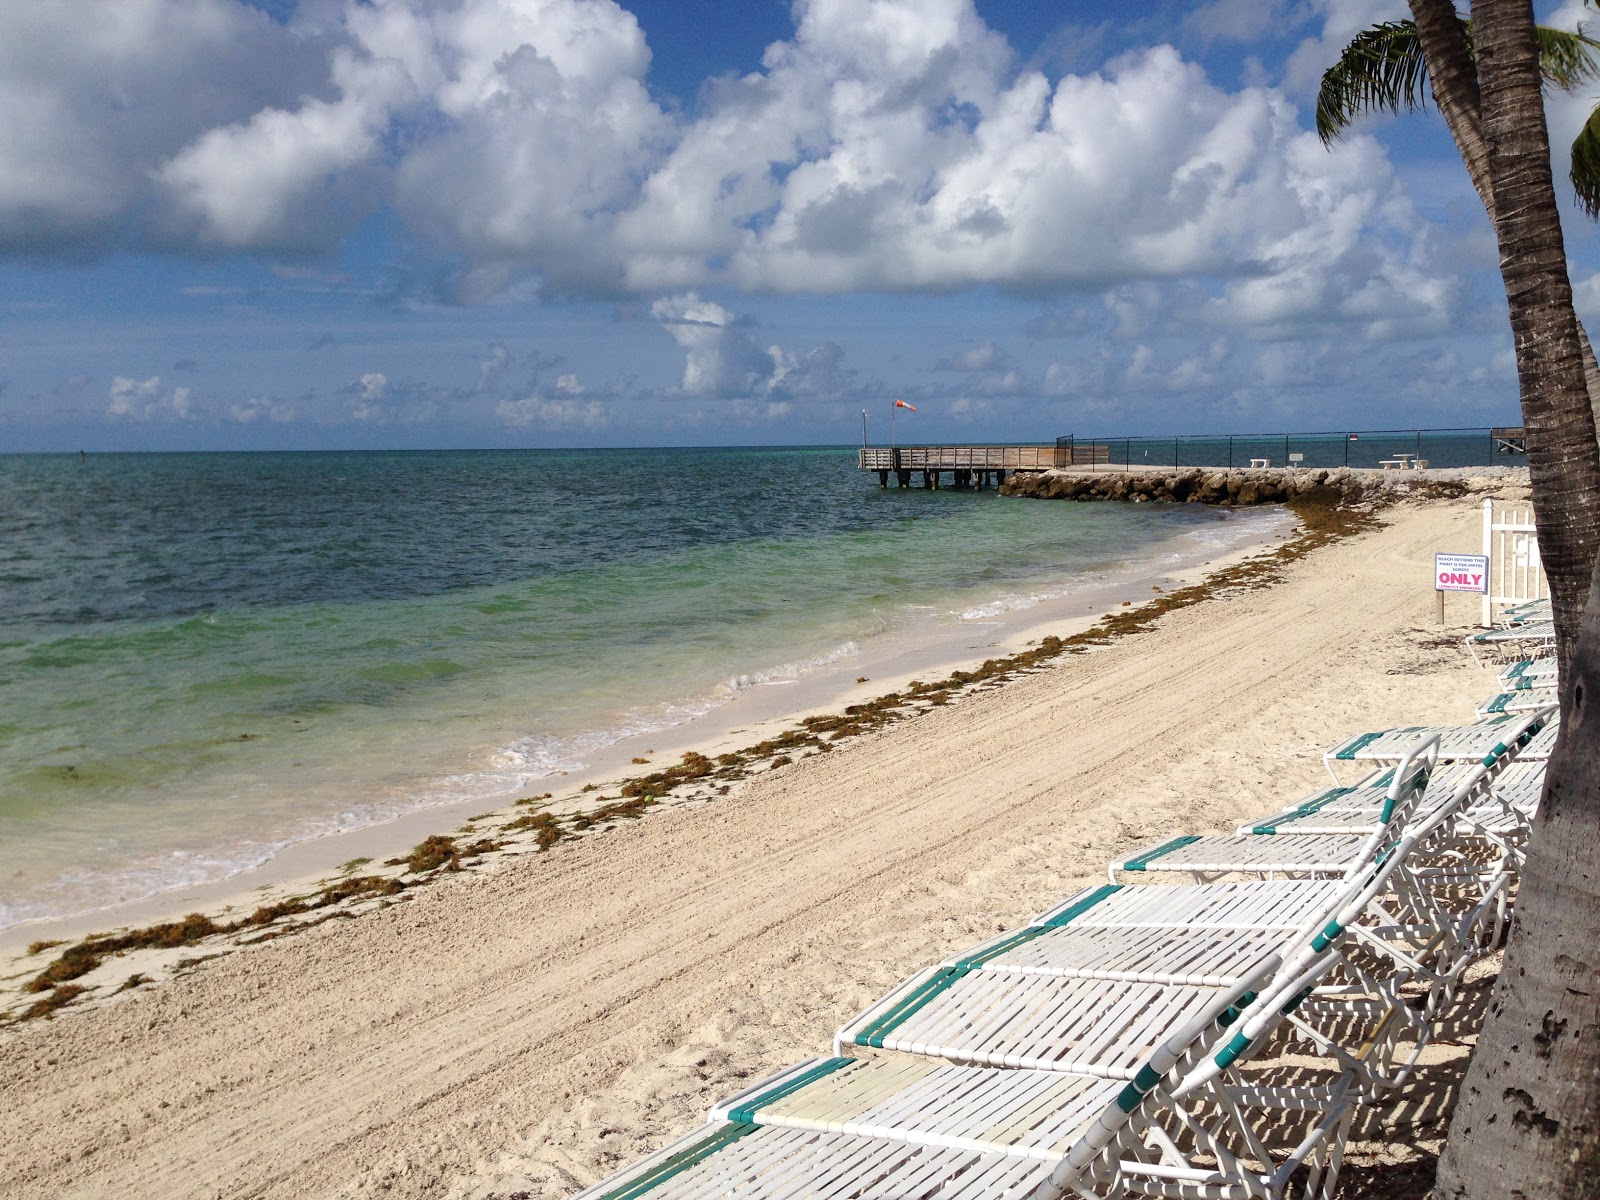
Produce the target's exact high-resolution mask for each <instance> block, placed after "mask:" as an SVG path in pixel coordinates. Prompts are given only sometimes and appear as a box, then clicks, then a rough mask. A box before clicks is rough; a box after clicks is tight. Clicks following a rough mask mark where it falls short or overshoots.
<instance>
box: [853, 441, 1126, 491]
mask: <svg viewBox="0 0 1600 1200" xmlns="http://www.w3.org/2000/svg"><path fill="white" fill-rule="evenodd" d="M1110 461H1111V449H1110V447H1109V446H1103V445H1101V446H1092V445H1088V444H1080V445H1076V446H1065V445H1056V446H863V447H862V448H861V451H860V457H859V460H858V463H859V466H860V467H861V469H862V470H863V471H876V472H877V473H878V486H879V487H883V488H886V487H888V486H889V476H891V475H893V476H894V477H895V481H896V482H897V483H898V484H899V485H900V486H901V487H903V488H908V487H910V486H911V477H912V475H913V474H914V473H916V472H918V471H920V472H921V473H922V486H923V487H925V488H928V489H930V490H932V491H938V490H939V488H940V487H941V486H942V484H941V476H942V475H943V474H945V473H947V472H948V473H949V475H950V483H951V486H953V487H956V488H971V489H972V490H973V491H975V492H981V491H983V490H984V489H985V488H987V487H988V486H989V485H990V484H991V483H992V484H994V485H995V486H996V487H998V486H999V485H1000V484H1002V483H1004V482H1005V479H1006V472H1007V471H1013V472H1015V471H1048V470H1050V469H1051V468H1052V467H1070V466H1072V465H1074V464H1078V465H1089V464H1091V463H1097V462H1110Z"/></svg>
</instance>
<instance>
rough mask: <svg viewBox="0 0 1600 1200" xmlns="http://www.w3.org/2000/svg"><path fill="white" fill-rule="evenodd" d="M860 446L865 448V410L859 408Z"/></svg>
mask: <svg viewBox="0 0 1600 1200" xmlns="http://www.w3.org/2000/svg"><path fill="white" fill-rule="evenodd" d="M861 448H862V449H863V450H865V449H866V448H867V410H866V409H864V408H863V409H862V410H861Z"/></svg>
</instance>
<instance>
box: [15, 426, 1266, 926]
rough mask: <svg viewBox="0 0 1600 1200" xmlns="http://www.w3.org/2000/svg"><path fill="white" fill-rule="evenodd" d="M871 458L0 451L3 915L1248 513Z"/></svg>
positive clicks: (528, 755)
mask: <svg viewBox="0 0 1600 1200" xmlns="http://www.w3.org/2000/svg"><path fill="white" fill-rule="evenodd" d="M854 463H855V460H854V452H853V451H849V450H839V449H816V450H807V449H799V450H796V449H783V450H738V449H735V450H641V451H518V452H441V453H348V454H346V453H319V454H312V453H306V454H172V455H95V456H91V457H89V458H87V459H82V460H80V459H79V458H78V457H76V456H0V928H3V927H6V926H9V925H13V924H16V923H18V922H21V921H25V920H28V919H31V918H36V917H41V916H48V915H59V914H65V913H70V912H75V911H82V910H84V909H88V908H93V907H98V906H101V905H105V904H109V903H116V902H121V901H126V900H131V899H136V898H140V897H143V896H146V895H150V894H153V893H155V892H158V891H161V890H164V889H168V888H172V887H176V886H181V885H184V884H188V883H197V882H203V881H207V880H212V879H217V878H221V877H224V876H227V875H229V874H232V873H235V872H237V871H239V870H242V869H244V868H246V867H248V866H251V865H253V864H256V863H259V862H261V861H263V860H265V859H267V858H270V857H271V856H272V855H273V854H274V853H276V852H277V851H279V850H280V849H281V848H282V847H284V846H286V845H288V844H290V843H292V842H295V841H299V840H302V839H305V838H309V837H314V836H317V835H319V834H322V833H327V832H331V831H334V830H337V829H341V828H349V827H352V826H356V825H362V824H367V823H371V822H374V821H380V820H383V819H386V818H388V817H391V816H394V815H396V814H398V813H401V812H405V811H408V810H411V809H415V808H418V807H422V806H427V805H431V804H438V803H441V802H446V801H452V800H461V799H472V798H479V797H481V798H485V799H489V798H503V797H504V796H506V795H507V794H508V793H511V792H515V791H517V790H519V789H524V788H532V787H534V786H535V785H537V784H538V782H539V781H540V780H542V779H545V778H547V777H548V776H550V775H552V774H554V773H557V772H560V771H563V770H575V769H578V768H581V767H582V766H583V765H584V764H585V763H586V762H588V761H589V760H590V758H591V757H592V756H593V755H595V754H597V753H599V752H601V751H603V750H604V748H605V747H607V746H608V745H611V744H613V743H615V742H617V741H619V740H620V739H622V738H624V737H626V736H629V735H632V734H637V733H649V732H653V731H657V730H665V729H668V728H671V727H674V726H677V725H680V724H682V723H683V722H685V721H688V720H691V719H693V718H694V717H696V716H698V715H701V714H704V713H707V712H709V711H711V710H712V709H714V708H716V707H717V706H719V705H721V704H723V703H726V702H727V701H728V700H729V699H731V698H732V697H734V696H736V695H738V694H739V693H740V692H741V691H743V690H746V689H749V688H753V687H760V686H763V685H766V684H776V683H781V682H783V681H786V680H793V679H797V678H801V677H803V676H805V675H807V674H808V673H810V672H814V671H817V670H820V669H823V668H824V667H826V666H827V665H829V664H839V663H848V662H849V661H850V660H851V659H852V658H855V657H858V656H860V655H862V654H864V653H866V652H867V651H868V650H870V649H872V648H874V647H882V646H884V645H887V644H890V643H894V642H896V641H897V640H898V641H899V642H903V643H905V644H912V643H915V642H917V641H919V640H925V639H928V638H934V637H937V636H939V635H940V634H941V632H948V631H949V630H951V629H953V628H957V627H959V626H960V625H961V624H962V623H963V622H970V621H975V620H982V619H985V618H987V617H992V616H993V615H994V614H996V613H1000V612H1004V611H1006V610H1008V609H1017V608H1021V607H1026V606H1028V605H1031V604H1034V603H1037V602H1038V601H1040V600H1042V599H1046V598H1050V597H1055V596H1063V595H1070V594H1071V593H1072V592H1074V591H1075V590H1078V589H1083V588H1087V587H1089V586H1091V585H1094V584H1104V583H1105V582H1107V581H1115V580H1116V579H1117V578H1119V577H1123V576H1131V575H1132V574H1133V573H1134V572H1136V571H1139V570H1141V569H1144V568H1146V567H1147V566H1148V565H1149V564H1152V563H1160V562H1163V561H1169V560H1171V559H1173V557H1174V556H1175V555H1177V554H1179V553H1180V552H1182V551H1184V550H1185V549H1187V551H1189V552H1190V554H1191V556H1193V552H1194V551H1195V550H1196V548H1197V546H1198V547H1200V548H1205V549H1207V550H1208V551H1210V550H1221V549H1224V548H1226V547H1227V546H1229V545H1232V544H1237V543H1238V542H1240V541H1242V540H1244V539H1245V538H1246V537H1248V536H1249V534H1250V526H1251V524H1252V521H1253V520H1254V519H1255V518H1253V517H1251V516H1250V515H1248V514H1237V515H1234V516H1231V517H1227V518H1224V515H1223V514H1220V513H1218V512H1217V511H1215V510H1201V509H1196V508H1163V507H1160V506H1149V505H1142V506H1127V507H1124V506H1120V505H1067V504H1040V503H1030V502H1026V501H1010V500H1004V499H1001V498H999V497H997V496H995V495H994V494H993V493H988V494H983V495H974V494H971V493H963V492H954V491H942V492H924V491H921V490H912V491H899V490H895V489H891V490H889V491H880V490H879V489H878V487H877V485H876V479H875V478H874V477H872V476H869V475H865V474H863V473H861V472H858V471H857V470H855V465H854ZM1204 556H1205V557H1209V552H1208V553H1207V554H1205V555H1204ZM539 790H544V789H539Z"/></svg>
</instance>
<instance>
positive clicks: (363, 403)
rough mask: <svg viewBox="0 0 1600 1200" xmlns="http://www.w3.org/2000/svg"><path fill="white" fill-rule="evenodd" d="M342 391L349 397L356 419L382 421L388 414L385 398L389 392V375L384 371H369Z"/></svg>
mask: <svg viewBox="0 0 1600 1200" xmlns="http://www.w3.org/2000/svg"><path fill="white" fill-rule="evenodd" d="M340 391H341V393H342V394H343V395H345V396H347V397H349V400H350V416H351V417H353V418H354V419H355V420H357V421H363V422H366V421H381V420H383V419H384V418H385V417H387V416H388V408H387V407H386V406H385V404H384V399H385V397H387V396H388V394H389V377H388V376H387V375H385V374H384V373H383V372H382V371H367V372H366V373H365V374H363V375H362V376H361V378H360V379H357V380H356V381H355V382H354V383H350V384H346V385H345V386H344V387H343V388H341V389H340Z"/></svg>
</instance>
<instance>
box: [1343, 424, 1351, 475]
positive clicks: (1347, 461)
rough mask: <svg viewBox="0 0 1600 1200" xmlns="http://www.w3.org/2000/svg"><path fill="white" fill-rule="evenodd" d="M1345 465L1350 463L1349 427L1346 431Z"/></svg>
mask: <svg viewBox="0 0 1600 1200" xmlns="http://www.w3.org/2000/svg"><path fill="white" fill-rule="evenodd" d="M1344 465H1345V466H1347V467H1348V466H1349V465H1350V431H1349V430H1348V429H1346V430H1345V431H1344Z"/></svg>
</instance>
